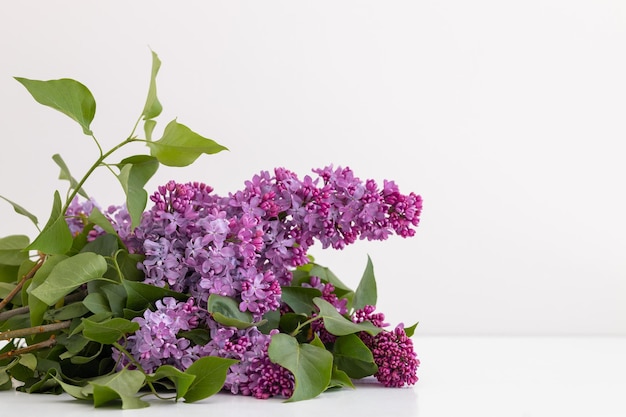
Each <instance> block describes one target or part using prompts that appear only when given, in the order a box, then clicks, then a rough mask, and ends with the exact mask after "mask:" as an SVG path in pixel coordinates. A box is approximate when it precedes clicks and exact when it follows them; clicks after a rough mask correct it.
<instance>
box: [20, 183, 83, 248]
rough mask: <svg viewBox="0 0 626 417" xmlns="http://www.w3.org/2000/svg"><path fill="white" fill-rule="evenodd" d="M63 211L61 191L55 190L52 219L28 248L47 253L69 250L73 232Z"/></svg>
mask: <svg viewBox="0 0 626 417" xmlns="http://www.w3.org/2000/svg"><path fill="white" fill-rule="evenodd" d="M61 211H62V204H61V197H60V196H59V192H58V191H55V192H54V202H53V205H52V213H51V214H50V219H49V220H48V223H47V224H46V226H45V227H44V228H43V230H42V232H41V233H40V234H39V236H37V237H36V238H35V240H34V241H33V243H31V244H30V245H29V246H28V248H27V249H28V250H38V251H40V252H43V253H46V254H51V255H59V254H62V253H65V252H67V251H68V250H69V249H70V248H71V247H72V232H70V228H69V226H68V225H67V222H66V221H65V216H64V215H63V213H62V212H61Z"/></svg>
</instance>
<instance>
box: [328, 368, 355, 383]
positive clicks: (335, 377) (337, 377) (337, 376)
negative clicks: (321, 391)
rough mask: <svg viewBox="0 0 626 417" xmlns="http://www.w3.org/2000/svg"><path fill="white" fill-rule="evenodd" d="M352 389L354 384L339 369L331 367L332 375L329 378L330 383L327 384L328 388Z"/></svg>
mask: <svg viewBox="0 0 626 417" xmlns="http://www.w3.org/2000/svg"><path fill="white" fill-rule="evenodd" d="M344 387H348V388H354V384H353V383H352V380H351V379H350V377H349V376H348V374H346V373H345V372H344V371H342V370H341V369H338V368H337V367H336V366H333V373H332V375H331V377H330V383H329V384H328V388H344Z"/></svg>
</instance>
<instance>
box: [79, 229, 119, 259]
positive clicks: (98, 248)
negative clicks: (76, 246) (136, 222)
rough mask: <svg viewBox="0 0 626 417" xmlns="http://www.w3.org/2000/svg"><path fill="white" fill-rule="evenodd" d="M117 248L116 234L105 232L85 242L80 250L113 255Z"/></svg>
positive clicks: (108, 255) (107, 255)
mask: <svg viewBox="0 0 626 417" xmlns="http://www.w3.org/2000/svg"><path fill="white" fill-rule="evenodd" d="M118 249H119V245H118V240H117V236H116V235H110V234H108V233H105V234H103V235H100V236H98V237H97V238H95V239H94V240H92V241H91V242H89V243H87V244H86V245H85V246H83V248H82V249H81V250H80V251H81V252H92V253H97V254H98V255H102V256H106V257H110V256H113V255H114V254H115V252H117V250H118Z"/></svg>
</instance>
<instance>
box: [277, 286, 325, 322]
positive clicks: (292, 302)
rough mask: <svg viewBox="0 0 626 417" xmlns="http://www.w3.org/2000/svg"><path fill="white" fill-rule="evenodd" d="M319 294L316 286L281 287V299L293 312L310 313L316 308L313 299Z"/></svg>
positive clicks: (320, 294) (319, 295) (320, 293)
mask: <svg viewBox="0 0 626 417" xmlns="http://www.w3.org/2000/svg"><path fill="white" fill-rule="evenodd" d="M321 296H322V292H321V291H320V290H318V289H317V288H307V287H283V288H282V294H281V299H282V301H283V302H285V303H286V304H287V305H288V306H289V307H291V309H292V310H293V311H294V313H301V314H306V315H310V314H311V313H313V312H314V311H315V310H316V307H315V304H313V299H314V298H315V297H321Z"/></svg>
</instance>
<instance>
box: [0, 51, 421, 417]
mask: <svg viewBox="0 0 626 417" xmlns="http://www.w3.org/2000/svg"><path fill="white" fill-rule="evenodd" d="M159 67H160V61H159V59H158V57H157V56H156V54H154V53H153V67H152V76H151V82H150V88H149V92H148V98H147V100H146V105H145V107H144V110H143V112H142V114H141V117H140V119H139V120H138V123H137V125H138V124H139V122H141V121H143V124H144V133H145V138H144V139H139V138H138V137H137V136H136V135H135V131H134V130H133V132H132V133H131V135H129V137H128V138H127V139H126V140H125V141H123V142H122V143H121V144H119V145H117V146H115V147H114V148H112V149H111V150H110V151H108V152H103V151H102V148H101V147H100V144H99V143H98V141H97V139H96V138H95V136H94V134H93V132H91V130H90V123H91V120H92V119H93V117H94V115H95V100H94V99H93V97H92V96H91V93H90V92H89V90H87V88H86V87H85V86H83V85H82V84H80V83H78V82H77V81H74V80H71V79H62V80H51V81H36V80H28V79H24V78H18V81H19V82H20V83H22V84H23V85H24V86H25V87H26V88H27V89H28V91H29V92H30V93H31V94H32V95H33V97H34V98H35V99H36V100H37V101H39V102H40V103H42V104H44V105H47V106H49V107H52V108H54V109H56V110H59V111H61V112H63V113H65V114H66V115H68V116H70V117H72V118H73V119H74V120H76V121H77V122H78V123H79V124H80V125H81V127H82V129H83V133H85V134H86V135H88V136H90V137H92V138H93V140H94V141H96V144H97V145H98V148H99V150H100V156H99V158H98V159H97V161H96V162H95V163H94V165H93V166H92V169H90V170H89V171H88V172H87V174H86V175H85V176H84V177H83V178H82V179H81V180H80V181H78V180H76V179H75V178H74V177H73V176H72V175H71V173H70V172H69V169H68V168H67V166H66V164H65V163H64V162H63V160H62V159H61V157H60V156H59V155H55V156H54V160H55V161H56V162H57V164H58V165H59V167H60V169H61V178H62V179H65V180H67V181H68V182H69V190H68V193H67V198H66V199H65V202H63V201H62V199H61V197H60V194H59V193H58V192H57V193H55V197H54V202H53V209H52V214H51V216H50V219H49V221H48V222H47V224H46V225H45V227H44V228H43V229H42V230H41V232H40V233H39V235H38V236H37V237H36V238H35V239H34V241H33V242H30V240H29V239H28V238H27V237H26V236H22V235H16V236H8V237H6V238H3V239H0V271H1V274H0V291H1V292H0V298H1V299H2V301H0V340H6V341H7V343H6V345H5V346H4V347H2V348H1V349H0V387H1V388H3V389H11V388H13V387H17V389H18V390H21V391H24V392H52V393H59V392H63V391H65V392H67V393H69V394H70V395H72V396H74V397H76V398H78V399H81V400H88V401H92V402H93V404H94V405H95V406H100V405H103V404H109V403H110V402H112V401H117V402H118V403H119V404H121V406H122V407H123V408H138V407H144V406H147V405H148V404H149V403H148V402H146V401H144V400H143V399H142V398H143V397H144V396H145V395H153V396H155V397H156V398H162V399H174V400H179V399H181V398H182V399H184V400H185V401H187V402H193V401H198V400H201V399H204V398H207V397H209V396H211V395H213V394H215V393H217V392H219V391H227V392H230V393H232V394H241V395H247V396H254V397H256V398H262V399H265V398H269V397H280V398H283V399H286V400H288V401H298V400H304V399H309V398H313V397H316V396H318V395H319V394H321V393H322V392H324V391H325V390H327V389H329V388H341V387H352V388H353V387H354V384H353V380H355V379H361V378H365V377H375V378H376V379H377V380H378V381H380V383H381V384H382V385H384V386H386V387H403V386H405V385H412V384H415V383H416V381H417V368H418V366H419V360H418V359H417V355H416V353H415V351H414V348H413V342H412V340H411V339H410V337H411V336H412V335H413V332H414V330H415V325H413V326H410V327H404V325H403V324H399V325H397V326H395V327H392V326H390V325H389V324H387V323H385V316H384V314H383V313H381V312H377V311H376V307H375V305H376V301H377V300H376V298H377V294H376V281H375V277H374V273H373V265H372V262H371V259H368V262H367V265H366V267H365V270H364V273H363V276H362V279H361V281H360V283H359V285H358V287H357V288H356V290H352V289H350V288H349V287H348V286H346V285H345V284H344V283H343V282H342V281H341V280H340V279H339V278H338V277H336V276H335V275H334V274H333V273H332V272H331V271H330V270H329V269H328V268H326V267H323V266H321V265H319V264H317V263H316V262H315V260H314V258H313V257H312V256H311V255H310V254H309V248H310V247H312V246H313V245H315V244H316V243H317V245H319V246H321V248H322V249H326V248H332V249H339V250H340V249H343V248H344V247H345V246H346V245H349V244H352V243H354V242H356V241H357V240H359V239H367V240H385V239H387V238H389V237H390V236H391V235H393V234H396V235H399V236H401V237H403V238H407V237H411V236H413V235H414V234H415V228H416V227H417V226H418V224H419V219H420V213H421V209H422V199H421V197H420V196H419V195H416V194H414V193H409V194H402V193H401V192H400V190H399V187H398V186H397V185H396V184H395V183H394V182H393V181H386V180H385V181H384V182H383V183H382V186H380V185H379V184H378V183H377V182H376V181H374V180H371V179H369V180H366V181H363V180H361V179H359V178H358V177H356V176H355V175H354V173H353V172H352V170H350V169H349V168H347V167H346V168H342V167H337V168H335V167H333V166H327V167H325V168H320V169H314V170H312V174H311V175H306V176H304V177H303V178H299V177H298V176H297V175H296V174H295V173H294V172H291V171H289V170H287V169H285V168H276V169H274V170H273V172H271V173H270V172H268V171H263V172H260V173H259V174H257V175H255V176H254V177H252V179H251V180H249V181H247V182H246V183H245V184H244V186H243V188H242V189H241V190H238V191H236V192H232V193H229V194H228V195H227V196H219V195H217V194H215V193H214V192H213V188H212V187H210V186H209V185H206V184H204V183H201V182H197V183H185V184H182V183H178V182H176V181H170V182H168V183H167V184H164V185H162V186H160V187H158V189H157V190H156V191H155V192H154V193H153V194H152V195H150V196H148V193H147V192H146V191H145V190H144V186H145V184H146V183H147V181H148V180H149V179H150V177H151V176H152V175H153V174H154V173H155V172H156V170H157V168H158V166H159V164H164V165H169V166H186V165H189V164H191V163H193V162H194V161H195V160H196V159H197V158H198V157H199V156H200V155H201V154H212V153H216V152H219V151H221V150H224V149H226V148H225V147H223V146H222V145H219V144H217V143H216V142H214V141H212V140H210V139H207V138H204V137H202V136H200V135H198V134H197V133H195V132H193V131H191V130H190V129H189V128H187V127H186V126H184V125H182V124H179V123H178V122H177V121H172V122H170V123H169V124H168V125H167V127H166V128H165V130H164V133H163V136H162V137H161V138H160V139H159V140H153V139H152V133H153V131H154V127H155V125H156V121H155V120H154V119H155V118H156V117H157V116H158V115H159V114H160V112H161V104H160V103H159V101H158V99H157V96H156V75H157V73H158V70H159ZM131 142H144V143H145V144H146V145H147V146H148V147H149V148H150V155H136V156H133V157H130V158H125V159H123V160H122V161H120V162H119V163H116V164H111V163H109V162H106V160H107V159H108V158H110V156H111V155H112V154H113V153H114V152H115V151H116V150H117V149H119V148H120V147H122V146H124V145H126V144H127V143H131ZM103 165H104V166H107V167H109V168H112V167H115V168H116V169H117V170H118V171H119V173H116V176H117V178H118V180H119V181H120V183H121V185H122V188H123V189H124V191H125V194H126V201H125V203H124V204H122V205H121V206H110V207H107V208H102V207H100V206H98V204H96V203H95V200H94V199H93V198H91V197H90V196H89V195H88V194H87V193H86V192H85V191H84V189H83V185H84V183H85V182H86V180H87V178H88V177H89V175H90V174H91V172H93V170H94V169H95V168H97V167H99V166H103ZM2 198H4V197H2ZM4 199H5V200H7V201H8V202H9V203H10V204H11V205H12V206H13V208H14V209H15V211H16V212H18V213H19V214H22V215H25V216H28V217H29V218H30V219H31V220H33V222H34V223H35V224H37V220H36V218H35V217H34V216H33V215H32V214H31V213H29V212H28V211H27V210H25V209H24V208H22V207H21V206H19V205H17V204H16V203H13V202H12V201H10V200H8V199H6V198H4ZM148 200H149V201H150V202H151V207H149V208H147V209H146V206H147V203H148Z"/></svg>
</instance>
